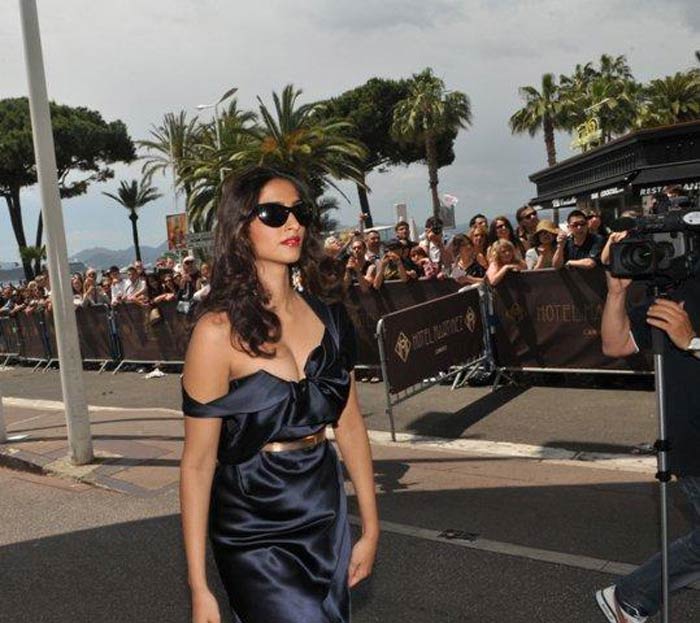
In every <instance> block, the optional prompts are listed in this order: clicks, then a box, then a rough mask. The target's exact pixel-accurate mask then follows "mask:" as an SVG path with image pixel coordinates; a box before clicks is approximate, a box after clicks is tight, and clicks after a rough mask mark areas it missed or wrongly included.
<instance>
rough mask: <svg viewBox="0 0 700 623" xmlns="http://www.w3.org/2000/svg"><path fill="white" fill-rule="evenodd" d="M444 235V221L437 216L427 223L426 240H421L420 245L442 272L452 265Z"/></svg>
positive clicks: (430, 218)
mask: <svg viewBox="0 0 700 623" xmlns="http://www.w3.org/2000/svg"><path fill="white" fill-rule="evenodd" d="M442 235H443V234H442V220H441V219H439V218H437V217H436V216H431V217H429V218H428V219H427V220H426V221H425V238H424V239H423V240H421V242H420V245H421V246H422V247H423V248H424V249H425V252H426V253H427V254H428V257H429V258H430V261H431V262H433V263H434V264H435V265H436V266H437V267H438V269H440V270H442V269H443V267H445V266H450V264H451V263H452V256H451V255H450V252H449V250H448V249H447V248H446V247H445V241H444V240H443V237H442Z"/></svg>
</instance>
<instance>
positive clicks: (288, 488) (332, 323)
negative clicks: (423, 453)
mask: <svg viewBox="0 0 700 623" xmlns="http://www.w3.org/2000/svg"><path fill="white" fill-rule="evenodd" d="M303 297H304V299H305V300H306V301H307V303H308V304H309V305H310V306H311V308H312V309H313V310H314V311H315V312H316V314H317V315H318V316H319V317H320V318H321V320H322V321H323V324H324V325H325V331H324V334H323V338H322V340H321V343H320V344H319V345H318V346H316V347H315V348H314V349H313V350H312V351H311V353H310V354H309V356H308V359H307V361H306V363H305V366H304V377H305V378H303V379H302V380H301V381H298V382H297V381H288V380H285V379H282V378H279V377H277V376H275V375H273V374H271V373H269V372H266V371H264V370H258V371H257V372H254V373H252V374H249V375H247V376H245V377H241V378H238V379H235V380H233V381H231V384H230V387H229V391H228V393H226V394H225V395H223V396H221V397H220V398H217V399H215V400H212V401H210V402H206V403H201V402H198V401H196V400H194V399H193V398H192V397H191V396H189V395H188V394H187V392H186V391H185V389H184V387H183V390H182V394H183V405H182V410H183V412H184V413H185V415H188V416H192V417H220V418H222V419H223V422H222V427H221V437H220V440H219V448H218V465H217V468H216V473H215V476H214V483H213V487H212V495H211V508H210V518H209V538H210V540H211V543H212V549H213V551H214V558H215V560H216V564H217V567H218V570H219V573H220V575H221V579H222V581H223V584H224V586H225V588H226V591H227V593H228V596H229V601H230V604H231V609H232V611H233V620H234V621H235V622H236V623H347V622H348V621H350V595H349V590H348V586H347V580H348V565H349V561H350V551H351V541H350V532H349V527H348V521H347V507H346V499H345V490H344V488H343V476H342V471H341V468H340V463H339V461H338V457H337V455H336V452H335V450H334V448H333V446H332V445H331V444H330V443H329V442H328V441H324V442H322V443H320V444H318V445H316V446H314V447H313V448H310V449H303V450H291V451H284V452H262V451H261V448H262V447H263V446H264V445H265V444H266V443H268V442H270V441H283V440H289V439H297V438H299V437H304V436H306V435H310V434H312V433H315V432H317V431H319V430H321V429H323V428H324V427H325V426H326V425H328V424H334V423H336V422H337V421H338V418H339V417H340V414H341V412H342V410H343V408H344V406H345V403H346V402H347V399H348V395H349V392H350V374H349V373H350V370H352V368H353V365H354V362H355V335H354V329H353V326H352V322H351V321H350V318H349V317H348V314H347V311H346V310H345V307H344V306H343V305H342V304H340V303H335V304H332V305H328V304H326V303H324V302H323V301H321V300H320V299H318V298H317V297H315V296H313V295H311V294H309V293H303Z"/></svg>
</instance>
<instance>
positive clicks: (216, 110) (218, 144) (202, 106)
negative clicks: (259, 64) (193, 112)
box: [197, 87, 238, 182]
mask: <svg viewBox="0 0 700 623" xmlns="http://www.w3.org/2000/svg"><path fill="white" fill-rule="evenodd" d="M236 91H238V87H233V88H232V89H229V90H228V91H226V93H224V94H223V95H222V96H221V97H220V98H219V101H218V102H215V103H214V104H199V106H197V110H206V109H208V108H213V109H214V130H215V132H216V148H217V149H218V150H219V151H221V128H220V125H221V124H220V119H219V105H220V104H222V103H223V102H224V101H226V100H227V99H228V98H229V97H231V96H232V95H234V94H235V93H236ZM219 178H220V179H221V181H222V182H223V181H224V170H223V169H219Z"/></svg>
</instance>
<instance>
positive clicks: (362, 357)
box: [346, 279, 460, 367]
mask: <svg viewBox="0 0 700 623" xmlns="http://www.w3.org/2000/svg"><path fill="white" fill-rule="evenodd" d="M459 288H460V286H459V285H458V284H457V282H455V281H453V280H452V279H444V280H443V279H441V280H437V279H430V280H425V281H421V280H418V281H409V282H407V283H403V282H398V281H385V282H384V284H383V285H382V287H381V288H380V289H379V290H375V289H374V288H372V289H370V290H369V291H368V292H362V291H361V290H360V288H359V287H358V286H354V287H352V288H350V289H349V291H348V299H349V300H348V303H347V306H346V307H347V310H348V314H349V315H350V317H351V319H352V321H353V324H354V325H355V334H356V337H357V364H358V365H365V366H377V367H379V365H380V358H379V349H378V347H377V339H376V337H375V335H374V333H375V331H376V329H377V322H379V319H380V318H382V317H384V316H386V315H387V314H390V313H391V312H395V311H398V310H400V309H405V308H406V307H412V306H414V305H418V304H420V303H424V302H426V301H430V300H431V299H435V298H438V297H440V296H445V295H447V294H452V293H454V292H456V291H457V290H459Z"/></svg>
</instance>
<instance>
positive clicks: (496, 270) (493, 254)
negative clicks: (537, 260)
mask: <svg viewBox="0 0 700 623" xmlns="http://www.w3.org/2000/svg"><path fill="white" fill-rule="evenodd" d="M489 260H490V261H489V268H488V270H487V271H486V280H487V281H488V283H489V284H491V285H492V286H496V285H498V284H499V283H500V282H501V281H503V279H504V278H505V276H506V275H507V274H508V273H509V272H511V271H513V272H519V271H521V270H527V265H526V264H525V262H524V260H521V259H520V258H519V257H518V255H517V252H516V250H515V245H514V244H513V243H512V242H511V241H510V240H505V239H501V240H496V242H494V243H493V244H492V245H491V247H490V248H489Z"/></svg>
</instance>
